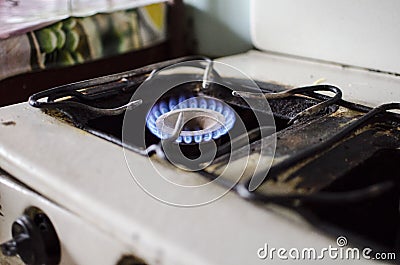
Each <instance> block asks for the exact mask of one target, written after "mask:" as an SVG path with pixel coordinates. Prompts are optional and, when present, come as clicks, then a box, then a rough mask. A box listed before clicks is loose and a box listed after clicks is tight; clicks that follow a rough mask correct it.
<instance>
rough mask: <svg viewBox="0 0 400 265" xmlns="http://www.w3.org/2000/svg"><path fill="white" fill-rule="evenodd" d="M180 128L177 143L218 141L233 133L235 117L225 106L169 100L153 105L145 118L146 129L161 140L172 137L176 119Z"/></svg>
mask: <svg viewBox="0 0 400 265" xmlns="http://www.w3.org/2000/svg"><path fill="white" fill-rule="evenodd" d="M181 114H183V116H182V118H183V124H184V126H183V128H182V130H181V132H180V134H179V137H178V139H177V140H176V142H178V143H185V144H191V143H200V142H207V141H211V140H212V139H218V138H220V137H221V136H222V135H224V134H226V133H227V132H228V131H229V130H230V129H232V127H233V125H234V123H235V120H236V117H235V113H234V111H233V109H232V108H231V107H230V106H229V105H227V104H226V103H224V102H222V101H220V100H218V99H214V98H208V97H189V98H186V97H183V96H182V97H180V98H179V99H178V100H176V99H174V98H171V99H170V100H169V101H168V102H165V101H162V102H160V103H158V104H156V105H155V106H154V107H153V108H152V109H151V110H150V112H149V114H148V116H147V122H146V124H147V127H148V128H149V130H150V131H151V132H152V133H153V134H154V135H156V136H157V137H158V138H160V139H167V138H169V137H171V135H172V134H173V131H174V129H175V125H176V122H177V121H178V117H179V115H181Z"/></svg>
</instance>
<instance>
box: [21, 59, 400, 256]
mask: <svg viewBox="0 0 400 265" xmlns="http://www.w3.org/2000/svg"><path fill="white" fill-rule="evenodd" d="M193 60H197V61H198V64H197V67H198V68H200V69H203V70H204V72H203V76H202V80H201V81H198V82H192V83H190V84H185V85H184V87H179V91H180V93H182V91H186V92H185V93H189V94H196V93H197V94H199V93H201V94H203V95H207V96H211V97H214V98H219V99H221V100H223V101H225V102H227V103H228V104H229V105H230V106H231V107H232V108H234V109H235V110H236V111H237V113H239V115H243V116H244V117H251V112H252V111H260V112H263V111H264V110H262V109H261V110H251V109H249V108H248V106H246V104H245V103H243V102H244V101H243V99H245V98H251V99H257V98H260V99H268V101H269V104H270V107H271V111H272V112H273V116H274V118H275V123H276V126H277V132H276V134H277V139H278V142H277V154H278V156H279V155H282V156H283V155H286V158H285V159H283V160H282V161H280V162H279V163H275V164H274V165H273V166H272V167H271V168H270V170H269V173H268V177H267V178H265V181H264V183H263V184H262V185H261V186H260V187H259V188H258V189H256V190H255V191H249V183H250V179H243V180H242V181H240V182H239V183H238V184H236V185H235V186H234V191H236V193H237V194H238V195H239V196H241V197H243V198H246V199H248V200H251V201H257V202H263V203H265V202H268V203H269V202H272V203H278V204H281V205H285V206H286V207H291V208H293V209H295V210H297V211H299V212H300V213H302V214H304V215H305V216H306V217H307V218H308V219H309V220H314V221H315V219H316V218H317V219H318V218H327V217H326V216H328V215H329V214H327V213H326V210H324V209H325V208H324V206H326V205H335V206H334V207H336V208H337V207H338V206H337V205H349V204H350V205H363V203H367V204H368V203H370V201H371V200H374V199H376V201H379V200H381V198H382V196H383V197H384V196H386V195H387V194H392V197H390V196H389V197H390V202H391V203H392V204H393V200H394V201H395V202H396V200H397V204H396V203H394V204H393V205H392V208H391V210H392V212H394V214H393V216H394V217H393V216H392V218H394V221H393V222H395V224H394V225H392V226H393V227H395V229H397V232H396V233H397V234H398V235H397V237H396V236H395V237H394V238H392V239H390V240H387V241H385V240H375V241H374V238H373V237H372V239H371V237H368V236H367V239H370V240H372V241H373V242H378V243H379V245H381V246H385V247H389V248H397V249H398V248H399V244H400V243H399V241H400V236H399V234H400V217H399V215H400V213H399V200H400V199H399V194H400V192H399V190H400V180H399V174H398V172H397V171H396V172H395V173H394V174H393V172H392V173H390V172H387V176H386V177H382V178H381V179H380V178H377V179H375V178H371V179H373V181H372V180H369V179H368V178H369V177H368V176H366V181H365V183H367V184H365V185H359V183H360V182H363V179H362V178H357V177H354V176H349V175H348V173H349V172H355V173H353V175H354V174H356V175H357V174H358V175H359V174H361V173H359V172H361V171H357V168H360V167H363V166H365V161H371V159H373V158H374V157H375V158H376V154H380V153H382V152H389V153H390V152H393V153H395V154H396V155H392V156H390V159H392V160H393V159H395V161H397V163H398V162H399V160H398V159H399V148H400V132H399V128H400V119H399V117H398V115H397V114H395V113H392V112H389V111H390V110H398V109H400V103H388V104H383V105H381V106H378V107H376V108H369V107H366V106H362V105H358V104H354V103H351V102H348V101H345V100H343V99H342V92H341V90H340V89H339V88H337V87H335V86H332V85H325V84H322V85H313V86H307V87H298V88H290V89H288V88H287V87H286V86H283V85H278V84H273V83H265V82H257V84H258V86H259V87H260V89H261V91H262V93H256V92H255V91H253V90H251V89H249V88H248V87H242V88H240V89H238V90H236V91H233V92H232V91H229V90H226V89H224V88H223V87H222V86H220V85H218V84H217V83H221V82H220V81H221V78H222V77H221V76H220V75H219V73H218V72H217V71H216V70H215V69H214V67H213V65H214V62H213V61H212V60H210V59H208V58H205V57H201V56H192V57H184V58H179V59H175V60H170V61H166V62H161V63H157V64H153V65H149V66H146V67H143V68H140V69H136V70H133V71H129V72H124V73H119V74H114V75H110V76H105V77H100V78H96V79H92V80H87V81H82V82H78V83H73V84H67V85H64V86H60V87H56V88H53V89H50V90H46V91H43V92H39V93H37V94H35V95H32V96H31V97H30V99H29V103H30V105H31V106H33V107H36V108H41V109H43V110H45V111H47V112H48V113H53V112H54V111H55V112H57V113H62V114H63V115H64V116H65V117H66V119H67V120H69V121H71V122H72V123H73V124H74V125H75V126H77V127H79V128H81V129H83V130H85V131H88V132H90V133H92V134H94V135H96V136H99V137H102V138H104V139H106V140H109V141H111V142H113V143H116V144H119V145H123V146H124V147H126V148H128V149H130V150H132V151H134V152H137V153H139V154H141V155H151V154H153V153H157V154H160V153H161V154H162V147H161V144H160V140H159V139H157V138H156V137H154V136H151V133H148V134H147V136H146V145H145V146H143V145H140V144H136V143H123V141H122V132H121V130H122V122H123V117H124V113H125V111H126V110H127V109H134V111H135V109H136V108H139V107H140V106H143V105H146V99H138V100H134V101H130V99H131V97H132V95H133V93H134V92H135V90H136V89H137V88H138V87H139V86H140V84H142V83H143V82H144V81H145V80H149V79H151V78H153V76H154V75H155V74H156V73H157V72H158V71H160V70H162V69H164V68H165V67H168V66H170V65H174V64H177V63H181V62H186V61H193ZM214 81H216V82H214ZM231 81H232V82H234V79H232V80H230V79H229V78H225V79H224V83H225V84H229V83H230V82H231ZM321 91H325V92H331V93H332V94H333V96H326V95H323V94H320V93H318V92H321ZM168 93H170V94H169V95H166V97H168V96H170V95H171V93H172V94H173V93H174V90H172V91H171V92H168ZM150 107H151V106H150ZM339 108H341V113H343V112H345V113H347V115H340V114H338V113H337V110H338V109H339ZM144 113H146V112H144ZM248 120H249V122H248V124H246V126H247V128H246V129H247V134H248V137H249V139H251V145H253V146H255V147H254V148H252V150H253V149H254V150H257V148H261V147H259V146H257V143H258V141H259V140H260V139H259V137H260V128H259V127H257V124H256V123H254V124H252V122H251V118H249V119H248ZM340 122H342V123H340ZM343 124H344V125H343ZM313 126H314V127H313ZM110 128H112V129H110ZM177 128H178V127H177ZM307 128H308V131H307ZM324 130H325V131H327V132H328V131H329V133H325V131H324ZM319 132H321V133H320V134H318V133H319ZM179 133H180V131H179V129H177V130H176V131H175V133H174V134H173V135H172V136H170V139H167V140H171V141H175V140H176V139H177V137H178V136H179ZM321 135H322V136H321ZM235 137H236V138H237V139H239V138H240V137H243V135H237V136H235ZM236 138H233V139H231V138H226V137H225V138H224V137H222V139H219V142H218V143H217V144H218V146H219V147H218V152H217V154H218V156H219V160H221V161H223V159H224V155H225V154H226V153H229V152H231V153H235V152H236V150H231V147H232V146H231V145H230V144H229V143H230V142H233V141H235V140H236ZM298 138H303V139H305V140H304V141H305V142H306V143H307V144H306V145H302V144H299V143H296V141H295V140H296V139H298ZM186 149H188V148H187V147H186ZM188 150H189V149H188ZM347 150H352V151H353V152H350V151H347ZM391 154H392V153H391ZM329 157H330V158H331V159H328V158H329ZM378 157H379V156H378ZM340 159H342V160H340ZM379 159H381V158H379ZM390 159H389V160H390ZM396 159H397V160H396ZM332 160H336V161H332ZM385 160H388V159H385ZM341 161H342V162H341ZM343 161H350V162H343ZM370 163H374V162H370ZM394 163H395V162H394ZM299 165H302V166H299ZM335 165H337V166H335ZM387 167H390V166H387ZM294 168H296V170H294V171H293V169H294ZM324 170H325V171H324ZM287 171H291V172H292V173H291V174H289V175H288V176H286V177H285V178H283V179H282V178H281V176H282V175H285V172H287ZM370 171H371V170H370ZM293 172H294V173H293ZM385 172H386V171H385ZM201 174H202V175H204V176H205V177H207V178H210V179H215V178H216V176H215V174H213V172H212V171H207V170H204V171H201ZM364 174H366V175H368V174H367V173H366V172H364ZM343 176H346V179H350V180H351V179H357V181H354V182H351V181H350V182H346V187H347V188H345V189H344V188H342V189H340V188H339V189H337V187H338V186H340V184H338V182H340V181H341V180H342V179H344V178H345V177H343ZM296 178H298V179H301V181H300V183H299V182H296V183H297V184H296V186H294V187H293V190H292V192H290V193H271V192H270V191H268V189H264V186H268V185H269V184H270V183H277V182H280V183H287V185H289V186H290V185H292V184H290V183H291V181H292V180H294V179H296ZM221 184H228V185H231V183H229V180H223V181H221ZM335 185H336V186H335ZM332 187H336V188H332ZM299 190H300V191H301V192H299ZM393 194H394V195H393ZM383 203H387V201H385V200H384V201H383ZM321 205H322V206H321ZM321 207H322V208H321ZM371 207H372V209H373V207H376V205H375V206H371ZM396 207H397V208H396ZM336 208H335V209H336ZM321 209H323V210H321ZM339 209H341V208H339ZM393 209H395V210H393ZM310 212H313V214H310ZM310 216H312V217H310ZM396 218H397V219H396ZM328 219H329V218H328ZM331 219H332V218H330V219H329V220H330V221H332V220H331ZM396 222H397V225H396ZM318 223H319V224H321V223H323V221H321V220H319V221H318ZM330 223H335V222H330ZM378 224H380V223H379V222H378ZM355 226H356V225H354V227H355ZM340 227H343V225H341V226H340ZM344 227H346V225H344ZM346 229H347V230H352V228H351V227H350V228H348V227H346ZM353 230H354V229H353ZM358 232H359V231H358ZM360 233H364V234H367V235H370V234H371V233H368V232H365V231H361V232H360ZM396 233H392V235H396ZM396 240H397V241H396ZM389 241H390V242H389Z"/></svg>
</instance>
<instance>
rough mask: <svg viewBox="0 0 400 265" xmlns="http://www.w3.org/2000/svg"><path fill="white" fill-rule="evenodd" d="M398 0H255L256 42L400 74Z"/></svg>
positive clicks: (270, 48)
mask: <svg viewBox="0 0 400 265" xmlns="http://www.w3.org/2000/svg"><path fill="white" fill-rule="evenodd" d="M399 10H400V1H398V0H385V1H376V0H363V1H358V0H335V1H321V0H303V1H296V0H280V1H273V0H251V6H250V19H251V22H250V24H251V35H252V40H253V43H254V45H255V46H256V47H257V48H259V49H261V50H265V51H274V52H280V53H285V54H292V55H297V56H304V57H309V58H314V59H320V60H326V61H331V62H337V63H341V64H347V65H355V66H360V67H366V68H372V69H378V70H381V71H388V72H395V73H400V63H399V62H400V49H399V43H400V27H399V25H400V16H399Z"/></svg>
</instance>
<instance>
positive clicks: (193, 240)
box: [0, 52, 400, 264]
mask: <svg viewBox="0 0 400 265" xmlns="http://www.w3.org/2000/svg"><path fill="white" fill-rule="evenodd" d="M255 55H256V52H251V53H249V54H245V55H243V57H244V58H246V56H255ZM262 56H265V55H262ZM270 56H272V57H276V58H279V56H277V55H270ZM235 59H236V58H235V57H231V58H229V57H228V58H226V59H223V60H222V61H230V60H235ZM398 108H399V103H386V104H380V105H379V106H377V107H368V106H365V105H361V104H357V103H353V102H349V101H346V100H344V99H343V91H342V89H341V88H340V87H339V86H335V85H331V84H327V83H319V84H310V85H308V86H299V87H293V86H292V85H290V84H279V83H277V82H271V81H266V80H263V81H262V80H257V81H252V80H251V79H250V78H248V77H247V76H246V75H244V74H243V73H242V72H240V71H238V70H237V69H236V68H234V67H232V66H229V65H228V64H226V63H222V62H219V61H218V60H216V61H213V60H210V59H208V58H205V57H185V58H179V59H175V60H171V61H166V62H161V63H157V64H154V65H150V66H147V67H144V68H140V69H137V70H133V71H130V72H125V73H121V74H116V75H112V76H106V77H101V78H97V79H93V80H88V81H84V82H79V83H74V84H68V85H65V86H61V87H57V88H54V89H50V90H47V91H43V92H40V93H37V94H35V95H33V96H32V97H31V98H30V100H29V105H28V104H19V105H15V106H10V107H6V108H4V109H3V110H2V130H1V133H2V139H4V142H3V143H2V148H1V149H0V150H1V156H2V157H3V159H2V162H1V163H2V168H3V169H4V170H5V171H7V173H5V172H4V173H3V175H4V177H3V178H2V190H4V193H5V194H6V195H7V194H8V193H10V196H11V197H13V196H16V195H11V194H12V193H11V190H13V189H19V190H20V191H23V192H20V195H18V196H16V197H20V200H21V201H22V203H18V204H21V206H20V207H23V209H21V211H20V212H18V210H16V209H18V208H19V207H11V205H7V204H6V203H4V205H3V208H2V211H3V220H5V221H4V222H5V224H9V225H10V227H11V223H12V222H13V221H14V220H15V219H16V218H17V220H19V221H17V223H19V225H21V222H22V226H24V224H25V225H27V224H26V222H29V220H35V216H36V215H34V213H35V212H36V213H39V214H42V215H44V216H45V217H46V218H47V219H45V220H47V222H49V223H48V224H47V225H48V226H49V227H50V228H51V231H53V232H54V233H53V240H52V241H51V242H52V243H51V245H52V246H54V244H55V243H54V242H58V243H57V244H59V248H60V249H59V250H58V251H53V252H51V253H50V252H44V253H41V252H40V250H36V252H34V254H32V255H31V257H32V256H35V255H36V256H37V257H36V256H35V257H36V258H37V259H39V260H40V259H43V260H44V261H46V259H49V258H50V257H52V258H54V257H53V256H54V255H56V256H57V255H58V259H59V258H60V253H62V255H61V257H62V259H61V263H64V264H71V263H73V262H76V263H77V264H86V263H88V262H87V261H90V262H89V263H92V262H93V261H96V262H99V263H98V264H117V263H118V262H125V261H124V259H128V260H129V259H130V260H131V261H132V260H133V261H135V262H139V261H140V262H143V264H156V263H157V262H159V260H162V262H164V263H165V264H169V262H172V261H173V262H174V263H175V264H180V263H181V262H183V263H187V262H188V261H189V260H190V261H193V260H196V261H198V262H199V263H198V264H203V262H204V263H208V264H210V263H211V264H235V262H239V263H244V262H246V261H249V260H252V261H251V262H250V263H252V264H253V263H257V260H258V262H264V261H263V260H260V259H259V258H258V257H257V250H258V249H259V248H260V247H262V246H263V244H264V243H265V242H268V244H271V245H274V244H275V245H276V246H277V247H288V248H289V247H298V248H299V249H301V248H304V247H305V246H308V247H310V246H309V244H308V243H307V242H313V243H312V247H321V248H322V247H326V246H328V245H332V241H334V239H336V238H338V237H340V236H342V237H343V236H345V239H346V240H348V242H350V243H351V245H353V246H355V247H359V248H360V249H362V248H365V247H366V246H368V247H369V248H371V249H373V250H374V251H375V252H377V253H395V252H396V251H397V250H398V247H399V246H398V244H399V226H398V224H399V219H400V215H399V179H398V174H397V171H396V168H397V167H396V165H397V162H398V161H399V152H398V148H399V144H400V139H399V137H400V130H399V123H400V119H399V116H398V114H396V113H394V112H391V111H392V110H398ZM38 129H40V130H38ZM29 142H31V143H35V144H29ZM9 174H11V175H9ZM11 176H12V177H11ZM16 179H18V181H20V182H21V183H19V182H18V183H19V184H15V183H14V181H16ZM3 196H4V195H3ZM2 199H4V198H2ZM5 200H6V201H7V200H11V198H7V197H5ZM32 207H33V208H32ZM32 209H34V210H32ZM32 212H33V213H32ZM60 212H63V213H62V214H61V213H60ZM23 213H24V214H23ZM19 214H23V215H22V216H23V217H25V219H24V218H22V219H21V218H19V219H18V215H19ZM63 216H69V217H68V218H67V217H63ZM63 218H66V219H65V220H64V221H61V220H62V219H63ZM70 219H71V220H73V221H71V220H70ZM21 220H22V221H21ZM24 220H25V221H24ZM27 220H28V221H27ZM24 222H25V223H24ZM78 223H80V225H81V226H82V229H80V228H79V227H77V226H76V225H77V224H78ZM82 223H83V224H82ZM62 225H65V227H61V226H62ZM271 226H273V228H272V227H271ZM12 227H14V229H13V231H14V230H17V231H18V229H17V228H15V227H18V225H16V224H15V223H14V225H12ZM195 227H196V228H197V229H196V228H195ZM67 228H68V230H69V231H70V232H69V233H73V231H75V233H84V234H89V235H87V236H88V240H90V239H91V240H93V236H94V235H95V234H96V237H97V236H98V235H97V234H98V233H101V234H103V237H104V238H103V239H102V240H99V241H98V242H97V243H96V247H95V248H94V249H93V250H91V249H90V248H88V246H87V245H82V244H81V243H77V242H76V241H75V242H74V240H73V237H72V238H71V236H67V235H66V234H65V233H66V232H64V231H63V229H64V230H67ZM86 229H87V231H86ZM83 230H85V231H83ZM92 230H94V231H92ZM288 231H290V235H288V236H284V235H285V234H287V233H288ZM90 233H93V234H90ZM7 234H8V233H7V232H6V231H5V232H4V233H3V232H2V235H7ZM16 235H18V232H16V231H14V232H13V237H14V239H12V240H11V241H8V242H7V243H6V244H3V252H4V253H5V254H7V255H14V254H19V255H20V256H21V257H23V258H25V259H29V255H28V256H24V255H27V254H24V253H25V252H24V251H27V250H26V249H24V250H21V249H18V247H17V248H15V247H13V246H14V245H15V244H16V245H17V246H18V242H19V241H18V240H21V239H18V237H17V236H16ZM75 236H76V235H75ZM54 238H55V239H54ZM237 238H240V240H237ZM4 239H7V236H4V238H2V240H4ZM8 239H9V238H8ZM305 239H307V240H305ZM75 240H76V239H75ZM216 240H217V242H218V240H220V241H219V242H220V243H217V244H218V245H219V246H220V247H219V248H216V245H214V244H215V243H213V242H215V241H216ZM15 242H16V243H15ZM44 242H46V241H45V240H44ZM227 242H229V243H227ZM19 244H20V247H19V248H24V247H23V244H21V243H20V242H19ZM43 244H46V243H43ZM57 244H56V245H57ZM87 244H89V245H91V244H93V241H90V242H87ZM108 244H110V248H111V249H109V250H107V251H108V253H112V255H111V254H110V256H109V259H108V260H107V261H106V260H102V261H101V262H100V261H99V260H97V259H99V258H98V257H96V256H97V254H95V253H94V252H91V251H95V252H96V251H98V249H103V250H104V251H106V250H105V249H104V248H106V247H108ZM78 246H80V247H82V248H83V249H84V251H83V252H84V253H87V255H86V257H85V258H83V257H81V256H80V255H78V254H76V253H72V252H71V251H70V250H69V249H70V248H72V249H74V248H77V247H78ZM122 246H123V247H122ZM63 248H64V249H63ZM230 249H236V250H235V252H234V253H232V252H230ZM189 250H190V251H189ZM217 250H219V251H223V252H224V253H228V252H230V253H231V254H230V256H226V257H225V256H224V258H223V259H222V258H221V257H222V256H221V254H220V252H218V251H217ZM31 251H33V250H31ZM76 251H77V250H76ZM66 252H67V253H66ZM81 252H82V251H77V253H81ZM375 252H374V253H375ZM21 253H22V254H21ZM28 253H30V252H29V251H28ZM54 253H55V254H54ZM68 253H71V254H70V255H71V257H69V256H68V255H69V254H68ZM90 253H92V254H90ZM236 253H238V254H236ZM50 254H52V255H53V256H51V255H50ZM66 255H67V256H66ZM75 258H76V259H77V260H76V261H74V259H75ZM220 258H221V259H220ZM56 259H57V257H56ZM118 260H119V261H118ZM133 261H132V262H133ZM356 261H357V260H356ZM358 261H359V260H358ZM332 262H334V261H332ZM347 262H354V261H351V260H347ZM44 263H46V262H44ZM118 264H124V263H118ZM134 264H135V263H134ZM140 264H142V263H140Z"/></svg>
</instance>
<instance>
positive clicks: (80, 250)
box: [0, 173, 135, 265]
mask: <svg viewBox="0 0 400 265" xmlns="http://www.w3.org/2000/svg"><path fill="white" fill-rule="evenodd" d="M0 194H1V197H0V205H1V206H2V208H1V213H2V214H3V215H2V216H0V242H1V243H2V242H5V241H8V240H10V239H11V225H12V223H13V222H14V221H15V220H16V219H17V218H18V217H20V216H21V215H22V214H23V212H24V211H25V209H26V208H28V207H30V206H32V205H34V206H36V207H38V208H40V209H41V210H43V211H44V212H45V213H46V214H47V216H48V217H49V218H50V220H51V222H52V224H53V225H54V228H55V230H56V232H57V235H58V237H59V239H60V241H61V252H62V255H61V256H62V258H61V263H60V265H79V264H96V265H109V264H116V263H117V262H118V260H119V259H120V257H121V256H122V255H125V254H133V253H134V252H135V250H134V249H133V248H132V247H130V246H128V245H126V244H122V243H121V242H120V241H119V240H117V239H116V238H114V237H112V236H110V233H109V232H108V231H104V230H100V229H98V227H97V226H96V225H95V224H91V223H87V222H84V221H83V220H82V219H81V218H79V217H78V216H77V215H74V214H72V213H71V212H69V211H66V210H65V209H63V208H61V207H60V206H58V205H56V204H55V203H53V202H51V201H49V200H47V199H46V198H44V197H42V196H40V195H38V194H37V193H35V192H33V191H32V190H29V189H28V188H26V187H24V186H22V185H20V184H19V183H16V182H15V181H13V179H11V178H9V176H7V175H4V174H2V173H0ZM99 252H103V253H107V255H99ZM18 260H19V259H18V258H17V257H15V258H14V259H13V262H17V261H18ZM19 261H20V260H19ZM0 264H3V263H1V260H0ZM6 264H8V263H6ZM10 264H14V263H12V262H11V261H10ZM18 264H23V262H22V261H20V263H18Z"/></svg>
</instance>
